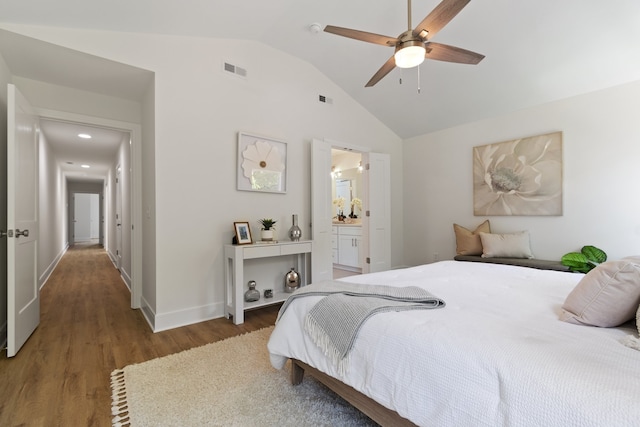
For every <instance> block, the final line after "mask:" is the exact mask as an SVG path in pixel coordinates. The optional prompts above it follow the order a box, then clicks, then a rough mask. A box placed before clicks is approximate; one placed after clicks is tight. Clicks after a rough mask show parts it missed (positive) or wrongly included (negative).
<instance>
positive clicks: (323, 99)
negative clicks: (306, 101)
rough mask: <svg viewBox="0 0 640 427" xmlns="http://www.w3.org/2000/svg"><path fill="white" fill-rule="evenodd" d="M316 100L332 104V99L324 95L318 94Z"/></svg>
mask: <svg viewBox="0 0 640 427" xmlns="http://www.w3.org/2000/svg"><path fill="white" fill-rule="evenodd" d="M318 101H319V102H322V103H323V104H333V99H331V98H329V97H327V96H324V95H318Z"/></svg>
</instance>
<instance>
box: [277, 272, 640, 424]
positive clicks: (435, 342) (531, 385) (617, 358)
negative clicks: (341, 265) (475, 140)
mask: <svg viewBox="0 0 640 427" xmlns="http://www.w3.org/2000/svg"><path fill="white" fill-rule="evenodd" d="M582 277H583V275H582V274H577V273H569V272H562V271H550V270H543V269H534V268H526V267H520V266H511V265H499V264H486V263H475V262H460V261H442V262H438V263H433V264H427V265H423V266H418V267H412V268H407V269H401V270H390V271H385V272H381V273H373V274H367V275H360V276H353V277H350V278H346V279H342V280H341V281H342V282H344V283H363V284H372V285H392V286H397V287H404V286H417V287H420V288H423V289H426V290H428V291H430V292H431V293H432V294H434V295H436V296H438V297H439V298H441V299H442V300H444V301H445V302H446V306H445V307H444V308H441V309H436V310H416V311H402V312H389V313H380V314H377V315H375V316H372V317H371V318H369V319H368V320H367V321H366V322H365V323H364V324H363V326H362V327H361V329H360V330H359V333H358V336H357V339H356V340H355V342H354V344H353V347H352V349H351V350H350V353H349V357H350V359H349V363H348V369H346V371H344V372H343V371H341V370H339V369H338V368H337V366H336V365H335V363H333V362H331V361H330V360H329V359H328V358H327V357H325V355H324V353H323V352H322V351H321V350H320V349H319V348H318V347H317V346H316V345H315V344H314V343H313V342H312V341H311V339H310V337H309V335H308V334H307V333H306V332H305V331H304V326H303V324H304V318H305V316H306V315H307V313H308V312H309V311H310V310H311V308H312V307H313V306H314V305H315V304H316V303H317V302H318V301H320V300H321V299H322V298H323V297H322V296H308V297H305V298H298V299H297V300H295V301H293V302H292V303H291V304H290V305H289V306H288V308H287V309H286V311H284V313H283V314H282V317H281V318H280V319H279V321H278V322H277V324H276V327H275V329H274V331H273V333H272V335H271V337H270V340H269V343H268V350H269V354H270V358H271V363H272V365H273V366H274V367H275V368H278V369H282V368H283V367H284V366H285V364H286V362H287V361H288V360H291V361H292V364H293V368H292V371H291V372H292V381H293V382H294V383H295V382H299V381H301V380H302V373H303V371H306V372H308V373H310V374H311V375H314V376H315V377H317V378H319V379H320V380H321V381H323V382H325V383H326V384H327V385H328V386H329V387H330V388H332V389H334V390H335V391H337V392H338V393H339V394H341V395H342V396H343V397H345V398H346V399H347V400H348V401H349V402H351V403H352V404H354V405H355V406H356V407H358V408H359V409H361V410H362V411H363V412H365V413H366V414H367V415H369V416H370V417H372V418H373V419H374V420H375V421H377V422H378V423H379V424H381V425H401V424H404V425H419V426H426V425H430V426H498V425H504V426H551V425H557V426H560V425H562V426H604V425H606V426H631V425H639V424H640V400H639V398H638V396H640V352H638V351H636V350H634V349H631V348H628V347H625V346H624V345H622V344H621V340H622V339H623V338H624V337H626V336H627V335H630V334H636V335H637V331H635V324H632V323H628V324H624V325H622V326H620V327H615V328H597V327H588V326H583V325H575V324H571V323H567V322H562V321H560V320H558V319H559V316H560V312H561V305H562V304H563V301H564V300H565V298H566V297H567V295H568V294H569V293H570V292H571V290H572V289H573V288H574V287H575V286H576V284H577V283H578V282H579V281H580V280H581V278H582Z"/></svg>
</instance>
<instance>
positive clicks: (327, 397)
mask: <svg viewBox="0 0 640 427" xmlns="http://www.w3.org/2000/svg"><path fill="white" fill-rule="evenodd" d="M272 330H273V327H269V328H265V329H261V330H259V331H256V332H251V333H248V334H244V335H240V336H237V337H233V338H229V339H226V340H224V341H219V342H216V343H212V344H208V345H205V346H202V347H198V348H195V349H191V350H187V351H184V352H181V353H177V354H173V355H170V356H166V357H162V358H159V359H154V360H150V361H148V362H144V363H140V364H136V365H130V366H126V367H124V368H123V369H118V370H116V371H113V373H112V374H111V388H112V401H113V406H112V413H113V414H114V418H113V425H114V426H118V427H121V426H122V427H124V426H131V427H139V426H153V427H158V426H242V427H244V426H247V427H251V426H260V427H266V426H296V427H297V426H375V425H376V424H375V423H374V422H373V421H371V420H370V419H369V418H367V417H366V416H365V415H363V414H362V413H360V412H359V411H358V410H356V409H355V408H353V407H352V406H351V405H349V404H348V403H347V402H345V401H344V400H343V399H342V398H340V397H338V396H337V395H335V394H334V393H333V392H332V391H330V390H328V389H327V388H326V387H325V386H324V385H322V384H320V383H319V382H317V381H315V380H314V379H313V378H311V377H310V376H308V375H307V376H305V378H304V381H303V382H302V384H300V385H297V386H292V385H291V383H290V382H289V371H288V370H289V369H290V368H289V365H290V364H287V368H286V369H283V370H276V369H274V368H273V367H272V366H271V363H270V362H269V354H268V352H267V341H268V339H269V336H270V334H271V331H272Z"/></svg>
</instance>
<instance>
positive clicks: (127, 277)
mask: <svg viewBox="0 0 640 427" xmlns="http://www.w3.org/2000/svg"><path fill="white" fill-rule="evenodd" d="M120 277H121V278H122V281H123V282H124V284H125V285H127V288H129V292H131V276H130V275H129V273H128V272H127V270H124V269H120Z"/></svg>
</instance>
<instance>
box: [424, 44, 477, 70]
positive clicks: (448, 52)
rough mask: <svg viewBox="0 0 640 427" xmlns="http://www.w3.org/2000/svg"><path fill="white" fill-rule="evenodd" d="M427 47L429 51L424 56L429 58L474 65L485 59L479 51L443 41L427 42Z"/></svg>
mask: <svg viewBox="0 0 640 427" xmlns="http://www.w3.org/2000/svg"><path fill="white" fill-rule="evenodd" d="M425 48H426V49H427V53H426V54H425V55H424V56H425V58H427V59H436V60H438V61H446V62H456V63H458V64H472V65H475V64H477V63H479V62H480V61H482V60H483V59H484V55H481V54H479V53H475V52H471V51H470V50H466V49H460V48H459V47H455V46H449V45H446V44H441V43H432V42H428V43H426V44H425Z"/></svg>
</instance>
